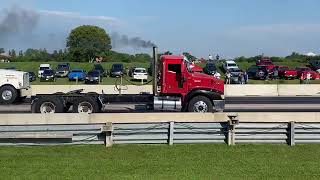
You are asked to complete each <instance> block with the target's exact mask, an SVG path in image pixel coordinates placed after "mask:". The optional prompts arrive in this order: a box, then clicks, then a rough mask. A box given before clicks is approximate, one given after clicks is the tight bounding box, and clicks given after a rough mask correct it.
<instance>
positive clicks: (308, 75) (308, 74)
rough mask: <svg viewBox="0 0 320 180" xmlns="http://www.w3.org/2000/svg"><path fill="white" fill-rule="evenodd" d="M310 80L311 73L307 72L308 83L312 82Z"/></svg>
mask: <svg viewBox="0 0 320 180" xmlns="http://www.w3.org/2000/svg"><path fill="white" fill-rule="evenodd" d="M310 80H311V74H310V72H308V73H307V84H310Z"/></svg>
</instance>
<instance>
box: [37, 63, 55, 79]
mask: <svg viewBox="0 0 320 180" xmlns="http://www.w3.org/2000/svg"><path fill="white" fill-rule="evenodd" d="M51 69H52V68H51V65H50V64H40V66H39V71H38V77H39V78H41V77H42V73H43V72H44V71H45V70H51Z"/></svg>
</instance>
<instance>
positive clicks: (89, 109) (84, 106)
mask: <svg viewBox="0 0 320 180" xmlns="http://www.w3.org/2000/svg"><path fill="white" fill-rule="evenodd" d="M100 110H101V108H100V106H99V104H98V102H96V101H95V100H94V99H92V98H79V99H78V100H76V102H75V103H74V104H73V105H72V112H73V113H83V114H92V113H98V112H100Z"/></svg>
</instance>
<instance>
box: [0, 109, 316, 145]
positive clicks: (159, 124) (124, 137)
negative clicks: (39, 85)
mask: <svg viewBox="0 0 320 180" xmlns="http://www.w3.org/2000/svg"><path fill="white" fill-rule="evenodd" d="M305 114H306V115H305V116H303V114H301V113H296V114H292V113H290V114H288V113H277V114H276V113H275V114H274V115H271V113H263V114H257V115H255V116H254V114H248V113H244V114H239V115H238V116H237V115H235V114H233V115H230V114H229V115H228V114H217V115H215V116H212V115H210V114H209V115H199V119H200V120H199V119H198V120H194V121H192V119H193V118H196V117H197V116H196V115H195V114H163V115H160V114H157V116H158V117H157V116H156V115H155V114H140V115H139V114H127V115H126V116H124V115H109V116H108V115H105V116H103V115H92V116H90V115H89V116H87V117H86V118H83V117H82V116H75V115H72V114H71V115H65V116H70V117H73V118H74V119H73V120H69V121H72V122H70V123H66V121H63V120H62V119H63V118H62V117H64V115H57V116H52V115H50V116H42V115H41V116H40V115H39V116H37V118H35V120H34V121H35V123H34V124H32V123H31V121H26V119H23V118H26V117H24V115H14V116H12V117H14V119H15V120H10V116H7V118H8V119H3V117H1V116H0V119H1V120H3V121H2V122H0V145H74V144H101V145H102V144H105V145H106V146H112V145H114V144H169V145H173V144H196V143H217V144H223V143H226V144H228V145H235V144H265V143H267V144H288V145H291V146H294V145H295V144H309V143H320V121H316V120H317V119H316V118H318V117H319V116H318V114H315V113H313V114H312V113H311V114H310V113H305ZM223 115H224V116H228V117H229V120H225V118H224V116H223ZM307 115H308V116H309V117H314V119H310V120H309V121H307V120H306V119H303V120H301V121H296V122H294V121H290V119H289V118H290V117H296V118H292V119H294V120H297V119H299V118H302V117H306V116H307ZM154 116H156V117H154ZM19 117H20V118H22V119H23V121H17V119H20V118H19ZM41 117H42V118H41ZM80 117H82V118H80ZM111 117H112V118H113V119H112V118H111ZM139 117H140V119H141V118H142V119H141V120H139V119H138V118H139ZM151 117H153V118H154V119H151ZM177 117H181V118H177ZM213 117H215V120H212V121H210V119H208V118H213ZM262 117H265V118H267V120H265V121H261V122H259V119H262ZM284 117H287V118H288V121H284V120H282V121H280V120H279V119H281V118H284ZM54 118H57V120H56V122H57V123H56V124H55V123H53V120H52V119H54ZM103 118H105V119H103ZM108 118H110V119H111V120H110V119H109V120H106V119H108ZM117 118H118V119H121V118H122V120H124V119H127V120H126V121H123V122H122V121H120V120H115V119H117ZM143 118H144V119H143ZM219 118H221V120H219ZM238 118H240V120H239V119H238ZM250 118H251V119H250ZM253 118H256V120H253ZM12 119H13V118H12ZM170 119H171V120H170ZM173 119H177V120H173ZM272 119H274V121H272ZM66 120H68V119H66ZM148 120H149V121H148ZM278 120H279V121H278ZM276 121H278V122H276ZM15 122H19V123H20V124H19V123H18V124H15ZM21 122H27V123H26V124H21Z"/></svg>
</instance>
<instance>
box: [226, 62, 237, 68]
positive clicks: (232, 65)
mask: <svg viewBox="0 0 320 180" xmlns="http://www.w3.org/2000/svg"><path fill="white" fill-rule="evenodd" d="M228 67H237V64H234V63H230V64H228Z"/></svg>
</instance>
